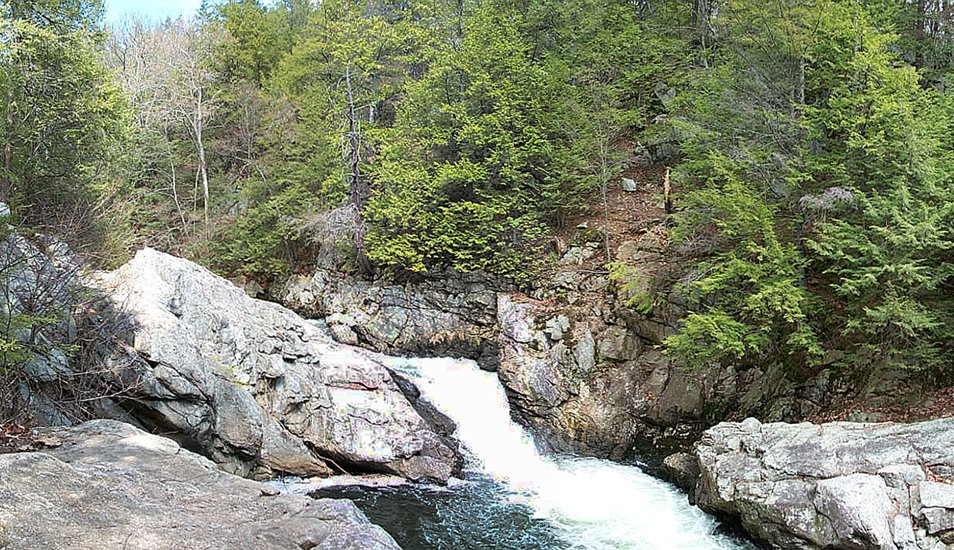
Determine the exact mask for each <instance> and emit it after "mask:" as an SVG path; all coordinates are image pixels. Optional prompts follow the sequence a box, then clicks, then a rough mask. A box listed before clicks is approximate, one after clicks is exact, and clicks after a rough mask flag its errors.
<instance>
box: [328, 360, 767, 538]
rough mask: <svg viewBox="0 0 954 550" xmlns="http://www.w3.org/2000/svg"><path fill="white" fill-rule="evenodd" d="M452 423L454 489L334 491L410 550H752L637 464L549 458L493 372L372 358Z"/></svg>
mask: <svg viewBox="0 0 954 550" xmlns="http://www.w3.org/2000/svg"><path fill="white" fill-rule="evenodd" d="M375 359H376V360H378V361H380V362H383V363H385V364H386V365H387V366H388V367H389V368H391V369H393V370H395V371H398V372H400V373H401V374H403V375H404V376H406V377H408V378H409V379H411V380H412V381H414V382H415V383H416V384H417V386H418V387H419V388H420V390H421V394H422V396H423V397H424V399H426V400H427V401H429V402H430V403H431V404H433V405H434V406H435V407H437V408H438V409H439V410H441V411H442V412H443V413H445V414H446V415H447V416H449V417H450V418H452V419H453V420H454V421H455V422H456V423H457V433H456V436H457V437H458V439H459V440H460V441H461V443H462V444H463V446H464V448H465V455H466V464H467V465H466V471H465V474H464V476H463V477H464V481H463V482H462V483H458V484H454V485H453V486H451V487H450V488H436V487H416V486H405V487H400V488H388V489H357V488H353V489H336V490H333V491H327V492H322V493H321V494H320V495H319V496H322V497H346V498H351V499H353V500H355V502H356V503H357V504H358V506H359V507H360V508H361V509H362V510H364V511H365V513H366V514H367V515H368V516H369V517H370V518H371V520H372V521H374V522H375V523H377V524H379V525H381V526H382V527H384V528H385V529H387V530H388V531H389V532H390V533H391V534H392V535H393V536H394V537H395V539H396V540H397V541H398V542H399V543H400V544H401V545H402V547H404V548H405V549H406V550H416V549H421V550H424V549H435V548H436V549H444V548H448V549H450V548H453V549H461V548H474V549H477V548H494V549H497V548H499V549H511V548H512V549H515V550H516V549H520V550H523V549H560V548H567V549H593V550H604V549H634V550H636V549H638V550H657V549H658V550H729V549H740V548H749V546H748V544H746V543H744V542H741V541H739V540H737V539H735V538H733V537H731V536H729V535H727V534H723V533H721V532H720V531H719V525H718V523H717V522H716V521H715V519H713V518H712V517H710V516H708V515H706V514H705V513H703V512H702V511H700V510H699V509H698V508H695V507H693V506H691V505H690V504H689V503H688V500H687V498H686V495H685V494H684V493H682V492H680V491H678V490H677V489H676V488H675V487H673V486H671V485H669V484H667V483H664V482H662V481H660V480H658V479H656V478H654V477H652V476H650V475H648V474H646V473H644V472H643V471H642V470H641V469H640V468H638V467H636V466H630V465H623V464H618V463H614V462H611V461H607V460H599V459H592V458H572V457H559V456H558V457H548V456H544V455H542V454H541V453H540V452H539V451H538V450H537V448H536V446H535V445H534V443H533V440H532V438H531V437H530V436H529V435H528V434H527V432H526V431H525V430H524V429H523V428H522V427H521V426H519V425H518V424H516V423H514V422H513V421H512V420H511V418H510V407H509V404H508V402H507V398H506V394H505V393H504V389H503V387H502V386H501V384H500V382H499V380H498V379H497V377H496V375H494V374H493V373H488V372H485V371H482V370H480V369H479V368H478V367H477V365H476V364H475V363H473V362H471V361H465V360H453V359H400V358H390V357H382V356H375Z"/></svg>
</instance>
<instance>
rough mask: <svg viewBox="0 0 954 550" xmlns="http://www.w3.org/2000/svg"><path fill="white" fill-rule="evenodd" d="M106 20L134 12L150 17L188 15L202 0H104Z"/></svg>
mask: <svg viewBox="0 0 954 550" xmlns="http://www.w3.org/2000/svg"><path fill="white" fill-rule="evenodd" d="M105 4H106V21H108V22H112V21H118V20H120V19H122V18H123V16H124V15H126V14H130V13H135V14H138V15H140V16H143V17H148V18H150V19H165V18H166V17H173V18H174V17H178V16H180V15H185V16H189V15H192V14H194V13H195V12H196V11H197V10H198V9H199V6H200V5H201V4H202V0H106V1H105Z"/></svg>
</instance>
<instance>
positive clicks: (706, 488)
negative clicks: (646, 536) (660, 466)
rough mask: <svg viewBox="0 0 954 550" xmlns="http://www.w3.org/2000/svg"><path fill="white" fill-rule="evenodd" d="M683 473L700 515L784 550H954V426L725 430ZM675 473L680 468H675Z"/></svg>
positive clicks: (703, 444)
mask: <svg viewBox="0 0 954 550" xmlns="http://www.w3.org/2000/svg"><path fill="white" fill-rule="evenodd" d="M693 456H694V458H695V463H694V464H692V465H691V466H686V464H688V462H687V461H686V460H685V458H686V457H681V458H679V459H678V460H667V463H669V464H670V465H671V466H673V467H675V468H676V469H680V470H683V472H684V473H686V474H689V475H693V474H692V472H690V471H688V470H690V469H691V468H697V469H698V473H697V474H695V475H694V477H695V479H696V481H695V484H694V487H693V496H694V499H695V502H696V503H697V504H698V506H700V507H701V508H702V509H704V510H706V511H708V512H711V513H716V514H722V515H727V516H732V517H736V518H738V519H739V520H741V522H742V524H743V526H744V527H745V528H746V529H747V530H748V531H749V532H750V533H752V534H753V535H754V536H756V537H758V538H759V539H762V540H764V541H766V542H768V543H770V544H771V545H772V546H774V547H777V548H785V549H800V550H801V549H811V550H815V549H821V548H847V549H878V550H928V549H930V550H942V549H944V548H950V546H949V545H954V419H942V420H936V421H931V422H922V423H916V424H854V423H832V424H824V425H814V424H808V423H803V424H762V423H760V422H758V421H757V420H754V419H749V420H746V421H745V422H742V423H723V424H719V425H717V426H715V427H714V428H711V429H709V430H708V431H706V432H705V434H704V435H703V437H702V439H701V440H700V442H699V443H698V444H697V445H696V447H695V449H694V452H693ZM680 464H682V466H679V465H680Z"/></svg>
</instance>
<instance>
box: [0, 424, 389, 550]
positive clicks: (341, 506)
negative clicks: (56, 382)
mask: <svg viewBox="0 0 954 550" xmlns="http://www.w3.org/2000/svg"><path fill="white" fill-rule="evenodd" d="M45 440H46V441H48V442H50V441H52V440H58V443H59V444H60V446H59V447H57V448H53V449H48V450H45V451H42V452H31V453H21V454H8V455H0V472H2V475H0V548H5V549H10V550H18V549H24V550H26V549H33V548H71V549H74V550H87V549H88V550H93V549H96V550H99V549H105V550H109V549H155V548H182V549H200V548H236V549H250V550H251V549H256V550H257V549H289V550H291V549H300V548H314V549H323V550H345V549H354V550H358V549H360V550H365V549H370V550H391V549H397V548H398V545H397V544H396V543H395V542H394V540H393V539H392V538H391V537H390V535H388V534H387V533H386V532H385V531H384V530H382V529H381V528H380V527H377V526H375V525H372V524H371V523H370V522H369V521H368V519H367V518H366V517H365V516H364V515H363V514H362V513H361V512H360V511H358V509H357V508H356V507H355V506H354V504H352V503H351V502H349V501H336V500H312V499H310V498H306V497H300V496H286V495H275V491H273V490H271V489H269V488H267V487H266V486H265V485H263V484H260V483H257V482H254V481H249V480H246V479H242V478H239V477H236V476H233V475H230V474H227V473H225V472H222V471H221V470H219V469H218V468H217V467H216V466H215V464H213V463H212V462H210V461H209V460H207V459H205V458H203V457H200V456H198V455H195V454H193V453H190V452H188V451H186V450H184V449H182V448H180V447H179V446H178V445H177V444H176V443H175V442H173V441H172V440H169V439H165V438H162V437H159V436H155V435H150V434H147V433H145V432H143V431H141V430H138V429H136V428H134V427H132V426H130V425H128V424H122V423H119V422H115V421H108V420H99V421H93V422H89V423H86V424H82V425H79V426H76V427H73V428H66V429H59V430H53V431H49V432H48V433H47V434H46V436H45Z"/></svg>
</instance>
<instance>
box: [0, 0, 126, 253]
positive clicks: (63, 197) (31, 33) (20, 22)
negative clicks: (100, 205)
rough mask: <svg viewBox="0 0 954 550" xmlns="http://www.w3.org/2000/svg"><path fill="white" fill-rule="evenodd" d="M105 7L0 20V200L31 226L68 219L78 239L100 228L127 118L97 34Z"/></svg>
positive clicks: (18, 12) (75, 5)
mask: <svg viewBox="0 0 954 550" xmlns="http://www.w3.org/2000/svg"><path fill="white" fill-rule="evenodd" d="M98 6H99V4H98V3H97V2H36V3H32V2H14V3H7V4H4V11H6V12H7V13H8V14H9V15H12V16H16V17H17V19H2V20H0V30H2V33H3V38H2V39H0V88H2V90H0V93H2V96H3V97H4V98H5V101H4V102H3V104H2V105H0V124H2V125H3V126H2V128H0V136H2V137H0V140H2V142H3V144H2V146H0V149H2V152H3V154H2V157H3V162H2V166H0V200H3V201H9V202H11V203H12V204H13V206H14V208H15V210H16V212H17V214H18V215H20V216H21V217H22V218H23V219H25V220H27V221H28V223H31V224H50V223H52V222H53V221H54V220H58V222H59V223H64V224H65V223H67V221H71V223H74V224H75V226H74V229H73V231H74V232H75V233H74V236H78V235H84V234H87V235H88V234H89V233H90V229H91V228H92V227H94V226H95V224H94V223H92V220H91V216H92V213H93V212H94V211H95V209H94V207H93V204H95V200H96V198H95V195H96V192H97V189H98V188H99V186H101V185H103V184H104V183H105V180H106V177H107V174H106V171H107V168H108V165H109V163H108V161H109V159H110V158H111V155H112V154H113V152H114V151H115V146H116V145H117V143H118V140H119V139H120V138H121V136H122V135H123V134H124V121H125V120H126V119H125V117H124V111H123V108H122V107H123V106H122V101H121V96H120V91H119V88H118V87H117V86H116V85H115V84H114V82H113V80H112V78H111V76H110V74H109V72H108V71H107V70H106V69H105V68H104V67H103V65H102V63H101V62H100V58H99V54H98V52H97V47H98V45H99V35H98V33H97V32H95V31H93V30H91V29H90V26H91V25H94V24H95V23H94V22H93V21H91V20H90V19H89V18H91V17H94V16H95V14H97V13H98V11H99V7H98ZM73 17H75V18H76V19H72V18H73Z"/></svg>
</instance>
